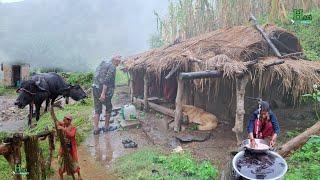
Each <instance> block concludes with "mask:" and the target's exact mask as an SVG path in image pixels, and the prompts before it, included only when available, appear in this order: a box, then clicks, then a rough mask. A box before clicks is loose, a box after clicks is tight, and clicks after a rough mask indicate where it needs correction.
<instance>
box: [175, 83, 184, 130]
mask: <svg viewBox="0 0 320 180" xmlns="http://www.w3.org/2000/svg"><path fill="white" fill-rule="evenodd" d="M183 90H184V82H183V80H182V79H178V90H177V97H176V110H175V116H174V131H176V132H179V131H180V128H181V120H182V95H183Z"/></svg>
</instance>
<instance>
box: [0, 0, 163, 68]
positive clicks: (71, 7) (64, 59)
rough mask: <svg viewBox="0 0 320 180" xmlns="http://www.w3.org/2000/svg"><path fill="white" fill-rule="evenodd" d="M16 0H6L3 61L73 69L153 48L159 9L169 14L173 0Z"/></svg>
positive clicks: (0, 32)
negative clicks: (115, 56) (168, 9)
mask: <svg viewBox="0 0 320 180" xmlns="http://www.w3.org/2000/svg"><path fill="white" fill-rule="evenodd" d="M5 1H6V2H10V1H12V3H3V2H5ZM14 1H17V0H0V62H10V63H16V62H19V63H30V64H31V67H60V68H63V69H65V70H70V71H88V70H92V69H93V68H95V66H96V65H97V63H99V62H100V61H101V60H103V59H106V58H110V57H111V56H112V55H115V54H120V55H122V56H128V55H132V54H135V53H139V52H142V51H146V50H148V49H149V43H148V40H149V39H150V37H151V35H152V34H154V33H155V32H156V31H157V22H156V17H155V16H154V11H157V12H159V13H160V14H161V15H164V14H166V9H167V6H168V0H121V1H119V0H24V1H20V2H14ZM1 2H2V3H1Z"/></svg>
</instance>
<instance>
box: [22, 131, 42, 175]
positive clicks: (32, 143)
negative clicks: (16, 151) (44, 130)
mask: <svg viewBox="0 0 320 180" xmlns="http://www.w3.org/2000/svg"><path fill="white" fill-rule="evenodd" d="M24 151H25V154H26V162H27V171H28V172H29V174H28V175H27V179H32V180H38V179H40V166H39V162H40V160H39V144H38V137H36V136H32V137H29V138H27V139H26V140H25V141H24Z"/></svg>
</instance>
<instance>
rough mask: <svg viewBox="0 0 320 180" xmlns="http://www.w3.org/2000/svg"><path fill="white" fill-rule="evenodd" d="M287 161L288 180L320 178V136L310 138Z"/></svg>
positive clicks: (315, 179)
mask: <svg viewBox="0 0 320 180" xmlns="http://www.w3.org/2000/svg"><path fill="white" fill-rule="evenodd" d="M287 162H288V166H289V170H288V173H287V174H286V179H287V180H300V179H308V180H320V136H314V137H312V138H310V139H309V141H308V142H307V143H306V144H305V145H304V146H302V148H301V149H299V150H298V151H296V152H294V153H293V154H292V155H291V156H290V157H289V158H288V159H287Z"/></svg>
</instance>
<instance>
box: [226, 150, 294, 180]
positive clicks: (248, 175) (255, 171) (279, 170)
mask: <svg viewBox="0 0 320 180" xmlns="http://www.w3.org/2000/svg"><path fill="white" fill-rule="evenodd" d="M250 158H252V159H250ZM248 159H249V160H250V161H247V162H246V163H243V162H245V161H246V160H248ZM264 160H266V161H264ZM251 161H252V163H251ZM263 161H264V162H263ZM232 168H233V171H234V172H235V176H236V178H240V177H241V178H243V179H248V180H258V179H266V180H282V179H283V178H284V175H285V174H286V172H287V170H288V165H287V163H286V161H285V160H284V159H283V158H282V157H281V156H280V155H279V154H278V153H276V152H273V151H266V152H265V153H258V154H255V153H252V152H250V151H240V152H238V153H237V154H236V155H235V156H234V158H233V160H232Z"/></svg>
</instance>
